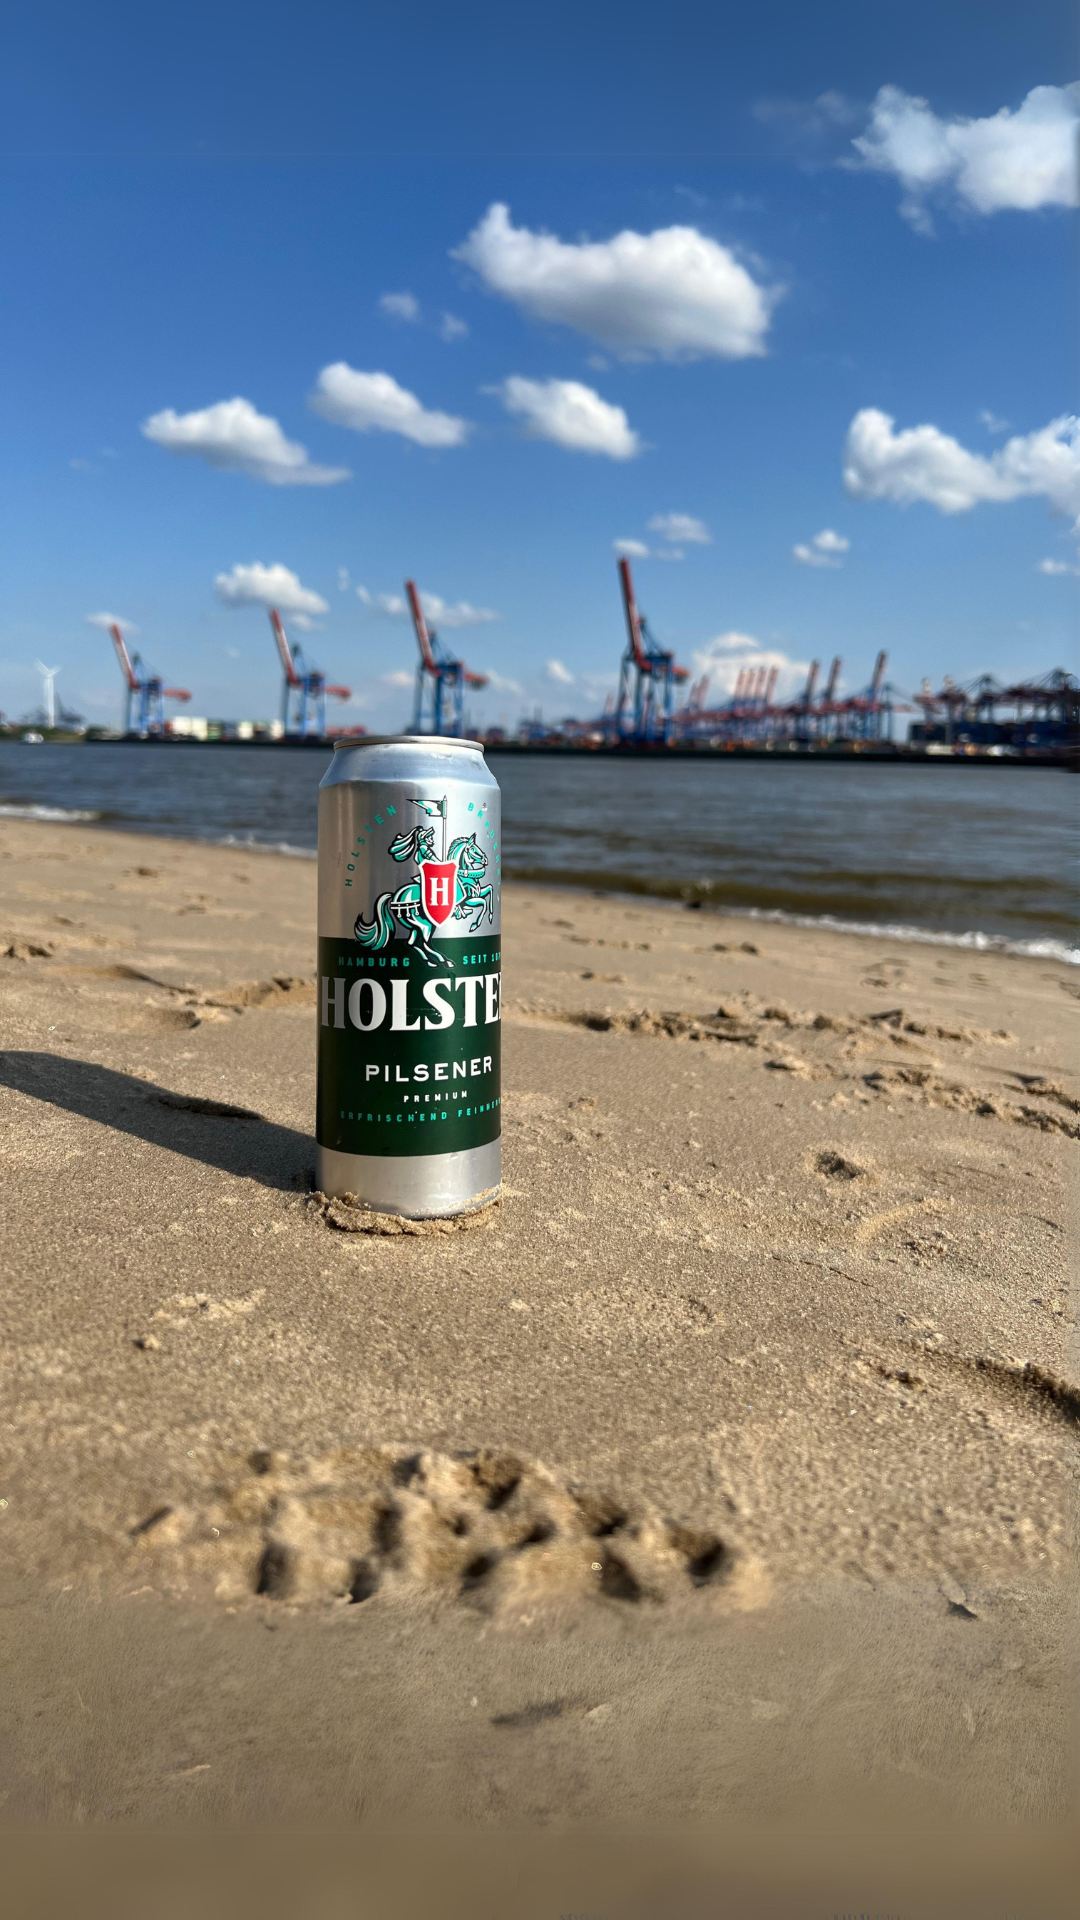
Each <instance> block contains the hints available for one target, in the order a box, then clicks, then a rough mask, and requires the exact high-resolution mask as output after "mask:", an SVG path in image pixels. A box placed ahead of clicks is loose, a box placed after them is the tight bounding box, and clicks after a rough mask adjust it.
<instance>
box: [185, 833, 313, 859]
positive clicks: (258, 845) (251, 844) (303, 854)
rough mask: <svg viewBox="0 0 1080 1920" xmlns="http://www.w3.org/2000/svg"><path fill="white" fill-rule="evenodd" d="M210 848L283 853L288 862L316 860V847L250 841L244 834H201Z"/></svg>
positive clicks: (268, 841)
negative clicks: (286, 856)
mask: <svg viewBox="0 0 1080 1920" xmlns="http://www.w3.org/2000/svg"><path fill="white" fill-rule="evenodd" d="M199 837H200V839H204V840H208V841H209V843H210V845H211V846H212V847H239V848H241V849H242V850H243V852H244V853H284V854H287V855H288V857H289V859H290V860H317V859H318V857H319V853H318V849H317V848H316V847H294V846H293V844H292V842H291V841H289V840H252V839H249V838H248V836H247V835H246V834H239V833H224V834H201V835H200V836H199Z"/></svg>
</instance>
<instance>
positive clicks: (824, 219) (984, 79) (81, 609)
mask: <svg viewBox="0 0 1080 1920" xmlns="http://www.w3.org/2000/svg"><path fill="white" fill-rule="evenodd" d="M747 16H750V17H749V18H748V17H747ZM3 45H4V54H5V57H4V60H3V78H2V79H0V87H2V89H3V94H2V103H3V111H2V113H0V128H2V129H3V132H2V137H0V157H2V163H3V167H4V173H5V193H4V197H3V212H2V215H0V218H2V222H3V253H4V258H5V262H6V267H7V273H6V279H7V288H8V295H7V318H8V326H7V337H8V343H9V344H8V352H7V355H6V356H5V365H4V372H3V376H2V378H3V386H4V395H3V399H4V417H5V422H6V432H5V434H4V436H3V446H2V452H0V476H2V486H3V500H4V523H5V528H6V542H5V545H6V565H5V570H4V572H5V584H6V592H5V594H4V596H3V602H2V606H0V623H2V624H0V709H3V710H6V711H7V712H8V713H9V714H12V715H16V716H17V715H19V714H21V713H22V712H24V711H26V710H27V709H28V708H29V707H30V706H31V705H33V704H35V703H36V700H37V698H38V685H39V683H38V677H37V674H36V672H35V669H34V664H33V663H34V661H35V659H37V658H41V659H44V660H46V661H48V662H49V664H55V663H57V662H59V663H61V666H62V671H61V675H60V678H59V682H58V688H59V691H60V692H61V693H62V695H63V696H64V698H65V699H66V700H67V701H68V703H69V704H72V705H74V706H76V707H78V708H79V709H81V711H82V712H83V713H84V714H86V716H87V717H88V718H90V719H91V720H95V721H113V722H115V720H116V718H117V717H118V713H119V691H120V689H119V675H118V673H117V671H116V668H115V664H114V662H113V660H112V657H111V649H110V648H109V644H108V640H107V636H106V634H105V633H104V632H103V631H102V630H101V628H100V627H97V626H94V625H91V624H88V616H92V615H96V614H101V613H103V612H109V613H112V614H117V615H120V616H122V617H123V618H124V619H125V620H127V621H128V622H130V623H131V624H132V626H133V628H135V629H137V631H136V632H135V635H134V638H135V642H136V644H138V646H139V647H140V648H141V650H142V652H143V654H144V656H145V657H146V658H147V660H149V661H150V662H151V663H152V664H153V665H154V666H155V667H157V668H158V669H159V670H161V671H162V672H163V673H164V674H165V677H166V680H167V681H168V682H170V683H173V684H179V685H182V686H185V687H188V688H190V689H191V690H192V693H193V696H194V697H193V701H192V704H191V708H190V709H189V711H193V712H198V713H208V714H211V715H222V716H230V715H232V716H240V715H245V714H246V715H250V716H253V717H258V716H260V715H264V714H272V713H275V712H276V711H277V706H278V678H277V669H276V660H275V655H274V652H273V644H272V638H271V634H270V629H269V625H268V622H267V618H266V611H265V601H266V600H267V598H268V597H269V598H275V599H277V600H278V601H279V603H280V602H284V603H285V604H284V606H283V611H284V612H285V619H286V625H287V627H288V628H289V630H290V632H291V633H292V634H293V636H294V637H295V638H297V639H299V640H301V641H302V643H303V645H304V646H305V648H306V649H308V650H310V654H311V657H312V659H313V660H315V661H317V662H318V664H320V665H321V666H323V667H325V668H326V669H327V671H328V672H329V673H330V675H331V677H332V678H333V679H335V680H342V681H344V682H346V683H347V684H348V685H349V686H350V687H352V688H353V689H354V699H353V701H352V702H351V703H350V705H349V706H348V707H347V708H338V709H337V712H336V714H335V716H334V717H335V718H336V719H339V720H362V721H364V722H366V723H367V724H368V725H370V726H379V727H384V726H396V725H400V724H402V723H403V722H404V720H405V718H406V714H407V711H408V703H409V693H408V690H407V688H406V687H405V686H404V685H403V684H402V682H403V680H404V678H405V677H406V676H409V677H411V673H412V668H413V659H414V645H413V641H412V638H411V633H410V630H409V628H408V626H407V623H406V622H405V620H404V619H403V618H402V616H401V613H400V612H399V611H398V610H397V602H398V601H399V599H400V595H401V588H402V581H403V579H404V577H405V576H406V575H411V576H414V577H415V578H416V579H417V580H418V582H419V583H420V585H421V587H422V588H423V589H424V591H425V592H426V593H427V594H428V595H429V596H430V597H431V598H430V602H429V604H430V605H431V606H432V607H433V608H434V609H435V624H436V625H437V626H438V625H440V624H441V626H442V630H443V634H444V637H445V638H446V639H447V640H448V641H449V642H450V643H451V644H452V645H454V646H455V647H457V648H458V649H459V650H460V651H461V653H462V654H463V655H464V657H465V659H466V660H467V661H468V663H469V665H470V666H474V667H476V668H478V669H480V670H482V671H486V672H489V673H491V674H492V676H493V684H492V686H491V688H490V690H489V691H488V692H487V693H486V694H485V695H484V696H483V697H482V698H481V699H480V700H479V701H477V702H476V703H475V705H474V712H475V714H476V717H478V718H483V719H487V720H489V721H491V720H496V719H499V718H501V717H506V718H509V719H513V718H515V717H516V716H517V714H518V713H520V712H521V711H522V709H523V707H525V706H528V707H529V708H530V709H531V708H533V707H535V706H537V705H539V706H541V707H542V709H543V711H544V713H545V714H546V715H547V716H549V717H554V716H555V715H557V714H560V713H563V712H571V711H573V712H578V713H588V712H590V711H595V710H598V708H599V706H600V705H601V704H602V700H603V696H604V692H605V690H606V689H607V688H608V687H610V686H612V685H613V684H614V680H615V675H616V671H617V664H618V657H619V654H620V651H621V647H622V644H623V634H622V626H621V615H620V609H619V604H618V598H617V592H616V574H615V552H614V545H613V543H615V542H617V541H620V540H621V541H624V542H630V543H633V545H632V546H631V548H630V550H631V551H632V552H633V551H634V550H635V548H644V549H647V550H648V553H647V555H646V554H640V555H639V557H637V558H636V559H635V561H634V565H635V570H636V579H637V585H638V593H639V598H640V600H641V603H642V605H643V606H644V608H645V610H646V611H647V613H648V614H649V617H650V621H651V624H652V627H653V629H654V631H655V632H656V633H657V635H658V636H659V637H660V638H661V639H662V640H664V641H665V642H666V643H669V644H672V645H674V646H675V647H676V649H677V651H678V654H679V657H680V659H682V660H684V661H685V662H686V663H687V664H688V665H689V666H691V667H692V668H693V669H694V671H695V672H699V671H703V670H708V671H709V672H710V675H711V678H712V685H713V690H714V692H716V693H719V692H721V691H722V690H723V688H724V687H725V686H726V685H730V683H731V681H732V679H733V676H734V673H735V672H736V671H737V670H738V668H739V666H741V665H743V664H746V663H747V662H751V663H753V662H754V661H757V660H762V661H775V662H776V663H777V664H778V665H780V666H781V668H782V670H783V675H784V678H783V679H782V681H781V687H782V689H783V688H788V689H790V690H792V691H793V690H794V689H795V687H796V685H797V683H798V682H799V680H800V679H801V677H802V675H803V673H804V672H805V663H806V662H807V661H809V660H810V659H811V658H814V657H819V658H821V659H822V662H823V666H827V663H828V660H829V658H830V657H831V655H832V654H833V653H834V652H837V653H840V654H841V655H842V656H843V658H844V663H845V664H844V680H845V682H846V684H847V686H848V687H849V688H854V687H857V686H859V685H861V684H863V683H864V682H865V681H866V679H867V678H868V677H869V673H870V670H871V666H872V663H873V657H874V654H875V652H876V650H877V648H878V647H879V646H883V647H885V648H887V649H888V652H889V656H890V669H889V671H890V678H891V679H892V680H894V681H895V682H896V683H898V684H899V685H900V686H901V687H905V688H908V689H911V688H914V687H916V686H917V685H918V682H919V680H920V679H921V678H922V676H923V675H924V674H929V675H930V676H931V677H932V678H933V679H934V680H935V684H936V683H938V681H939V680H940V676H941V674H942V673H944V672H950V673H952V674H953V675H954V677H955V678H957V679H959V680H963V679H966V678H969V677H971V676H972V675H974V674H976V673H978V672H981V671H984V670H989V671H993V672H996V673H998V674H999V675H1002V676H1012V675H1015V674H1018V673H1028V672H1040V673H1041V672H1043V671H1045V670H1046V669H1048V668H1049V667H1051V666H1053V665H1056V664H1066V665H1069V664H1072V657H1073V651H1074V645H1075V642H1074V632H1075V618H1074V612H1075V589H1076V576H1075V568H1076V566H1077V554H1076V541H1075V535H1074V533H1073V531H1072V528H1073V523H1074V521H1075V518H1076V515H1077V512H1078V511H1080V499H1078V497H1077V486H1078V482H1077V473H1078V462H1080V448H1078V443H1077V440H1076V437H1075V434H1074V433H1073V432H1072V430H1071V429H1069V428H1068V427H1061V426H1056V427H1052V423H1055V422H1060V421H1061V419H1062V417H1063V416H1070V415H1072V414H1073V413H1074V411H1075V410H1076V407H1077V400H1076V395H1075V384H1074V372H1075V370H1074V364H1073V359H1072V354H1071V350H1070V344H1069V343H1070V341H1071V339H1072V337H1073V331H1074V327H1075V311H1074V307H1075V301H1074V292H1073V280H1074V274H1075V213H1074V212H1071V211H1070V210H1069V205H1068V204H1067V203H1068V202H1070V201H1071V202H1075V198H1076V195H1075V186H1074V185H1073V183H1072V180H1071V178H1069V177H1068V167H1067V165H1064V164H1063V161H1062V155H1063V153H1066V154H1067V152H1068V142H1069V138H1070V126H1071V125H1072V124H1074V122H1075V114H1076V99H1077V96H1076V94H1075V92H1074V93H1071V94H1070V93H1067V92H1065V91H1064V89H1066V88H1068V87H1069V85H1070V83H1072V82H1074V81H1075V79H1076V75H1077V72H1078V70H1080V62H1078V59H1077V48H1076V44H1075V32H1074V27H1073V10H1072V8H1071V7H1069V6H1068V5H1065V4H1061V5H1058V4H1045V3H1044V0H1033V3H1032V4H1029V5H1026V6H1025V7H1024V8H1018V7H1017V6H1016V5H1015V4H1013V0H1006V3H1005V4H998V3H997V0H973V3H972V4H957V3H956V0H954V3H953V4H949V0H944V3H943V0H936V3H935V4H922V3H919V0H915V3H914V4H904V5H894V4H892V3H891V0H879V3H878V4H875V5H873V6H867V5H866V4H865V0H855V3H854V4H824V5H822V6H820V7H818V8H813V9H810V8H807V7H805V6H804V5H794V4H787V3H786V0H784V3H777V0H772V3H770V0H763V4H760V5H758V6H757V7H755V8H753V9H744V8H734V7H732V8H719V7H715V6H712V7H706V6H705V5H687V4H674V5H669V6H668V7H666V8H665V9H664V10H663V12H662V14H660V13H658V12H657V10H656V8H655V7H654V6H650V7H645V6H644V5H639V4H637V0H629V3H627V0H623V3H622V4H620V5H619V6H618V7H616V6H614V5H607V4H599V5H590V4H588V3H587V0H586V4H583V5H576V6H573V7H571V6H567V5H565V4H561V0H558V3H557V4H554V5H549V6H548V7H546V8H545V9H543V10H541V11H534V10H528V11H527V10H525V9H520V8H507V7H506V6H505V5H501V6H492V5H486V4H468V3H466V4H464V5H463V6H460V7H457V8H453V9H450V8H447V7H445V6H443V5H437V4H436V5H429V4H411V5H410V4H403V3H400V0H399V3H398V4H393V5H372V6H363V5H356V4H353V5H342V4H326V3H325V0H310V3H309V4H308V5H306V6H305V7H303V8H300V7H298V6H295V5H292V6H280V5H274V4H270V5H260V6H259V7H255V6H253V5H246V4H244V5H237V4H226V5H224V6H222V5H217V6H209V5H205V4H202V0H196V3H195V4H192V5H189V6H187V7H186V8H185V9H184V11H183V15H182V17H181V16H180V15H179V14H172V13H170V14H168V15H166V14H165V12H164V10H162V9H154V8H147V7H146V6H145V5H142V4H140V5H137V6H135V5H131V6H128V5H115V4H113V5H110V4H108V3H107V0H106V4H104V5H102V6H100V7H98V8H97V9H95V10H93V11H92V12H88V11H87V10H86V9H85V8H83V7H78V8H77V7H74V6H66V5H64V6H57V5H50V4H48V0H46V3H45V4H44V5H41V6H39V7H38V8H37V9H35V10H34V11H33V13H32V14H31V13H30V11H29V10H26V9H24V10H22V17H21V18H18V19H16V18H15V17H14V15H12V14H9V15H8V18H7V24H6V26H5V27H4V29H3ZM883 89H886V90H889V91H885V92H883ZM1033 90H1040V91H1038V92H1037V93H1035V94H1033ZM920 102H925V103H926V104H925V106H923V105H920ZM994 116H998V118H994ZM856 143H858V144H856ZM499 208H505V209H507V211H506V212H505V213H500V212H497V211H496V212H493V211H492V209H499ZM470 236H471V238H470ZM388 295H389V296H394V297H393V298H392V299H391V300H390V302H389V305H387V304H386V302H385V296H388ZM406 295H407V296H409V297H410V298H409V299H405V298H403V296H406ZM410 301H411V304H410ZM447 316H449V318H447ZM376 375H378V376H383V378H382V379H381V380H375V379H373V378H372V376H376ZM236 400H239V401H242V402H244V403H245V405H244V406H243V407H241V408H239V409H236V408H233V409H232V410H231V411H229V410H226V411H225V412H222V411H221V410H220V409H221V405H222V403H226V402H233V401H236ZM313 400H314V403H315V404H313ZM889 421H891V422H892V423H893V424H892V425H891V426H890V425H889V424H888V423H889ZM914 429H922V430H923V431H922V432H921V434H919V433H916V434H913V433H912V430H914ZM1051 429H1052V430H1051ZM1048 430H1050V431H1048ZM297 449H304V450H306V456H305V454H304V453H301V452H299V451H297ZM845 471H846V474H847V484H846V485H845V477H844V476H845ZM344 474H347V476H348V477H341V476H343V475H344ZM672 515H676V516H680V518H679V519H677V520H675V521H672V520H671V519H670V516H672ZM650 522H656V523H657V524H656V525H655V526H650ZM845 542H846V543H847V544H846V545H845V544H844V543H845ZM797 548H798V549H801V557H799V556H798V555H797V554H796V551H795V550H796V549H797ZM663 555H667V556H670V557H667V558H663V557H660V556H663ZM676 555H681V558H675V557H674V556H676ZM260 569H261V570H263V571H260ZM358 588H359V589H363V595H361V594H360V593H358V591H357V589H358ZM364 596H366V597H364ZM290 598H291V601H292V610H291V612H290V608H289V605H288V602H289V600H290ZM324 608H325V611H324V610H323V609H324ZM490 616H494V617H490ZM298 620H299V622H301V623H302V622H304V621H305V620H306V621H307V622H308V623H309V625H308V627H307V630H306V631H304V630H302V629H301V626H299V625H298V624H297V622H298Z"/></svg>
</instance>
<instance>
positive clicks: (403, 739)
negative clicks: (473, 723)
mask: <svg viewBox="0 0 1080 1920" xmlns="http://www.w3.org/2000/svg"><path fill="white" fill-rule="evenodd" d="M406 746H407V747H461V748H464V749H465V750H466V751H467V752H470V753H481V754H482V753H483V751H484V744H483V741H482V740H455V739H454V738H453V736H452V735H451V734H448V733H364V734H360V735H358V736H356V737H355V738H352V739H345V740H335V741H334V752H335V753H337V752H338V751H339V750H340V749H341V748H342V747H406Z"/></svg>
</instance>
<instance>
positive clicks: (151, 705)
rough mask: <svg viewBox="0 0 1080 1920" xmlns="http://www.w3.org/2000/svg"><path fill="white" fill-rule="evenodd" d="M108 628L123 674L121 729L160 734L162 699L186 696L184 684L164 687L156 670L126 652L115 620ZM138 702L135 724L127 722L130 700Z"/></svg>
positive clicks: (189, 697) (163, 709)
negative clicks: (137, 721)
mask: <svg viewBox="0 0 1080 1920" xmlns="http://www.w3.org/2000/svg"><path fill="white" fill-rule="evenodd" d="M109 632H110V634H111V635H112V643H113V646H114V647H115V648H116V657H117V659H118V660H119V662H120V671H121V673H122V674H123V676H124V726H123V731H124V732H125V733H132V732H136V733H138V734H140V735H143V736H149V735H152V734H162V733H164V731H165V704H164V703H165V701H166V700H190V699H191V695H190V693H189V692H188V691H187V689H186V687H166V686H165V685H164V684H163V682H162V679H161V675H160V674H159V673H151V672H150V671H149V670H148V669H147V668H146V667H145V666H144V665H143V663H142V660H141V659H140V657H139V655H138V654H137V653H136V654H135V655H134V656H133V655H131V654H129V652H128V650H127V642H126V640H125V639H124V635H123V632H122V630H121V627H120V624H119V622H118V621H116V620H114V621H113V623H112V625H111V627H110V628H109ZM132 699H137V700H138V703H139V724H138V726H137V727H136V728H133V727H132V725H131V702H132Z"/></svg>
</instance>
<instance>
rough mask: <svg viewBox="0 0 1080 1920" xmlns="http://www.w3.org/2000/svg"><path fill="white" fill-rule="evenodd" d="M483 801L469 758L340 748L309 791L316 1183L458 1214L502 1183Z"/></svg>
mask: <svg viewBox="0 0 1080 1920" xmlns="http://www.w3.org/2000/svg"><path fill="white" fill-rule="evenodd" d="M499 799H500V795H499V786H498V782H497V780H496V779H495V776H494V774H493V773H492V772H491V769H490V767H489V766H488V764H487V762H486V760H485V759H484V752H483V748H482V747H481V746H480V744H479V742H478V741H475V740H452V739H444V738H442V737H440V736H438V735H424V734H402V735H398V736H395V737H391V738H373V739H371V740H361V741H354V740H342V741H339V742H338V743H337V744H336V746H335V751H334V758H333V761H332V763H331V765H330V766H329V768H328V769H327V772H326V774H325V776H324V778H323V780H322V782H321V784H320V787H319V981H318V1021H319V1053H318V1093H317V1119H316V1135H315V1137H316V1148H317V1154H316V1158H317V1180H318V1184H319V1187H320V1188H321V1190H322V1192H323V1193H326V1194H329V1195H335V1196H341V1195H344V1194H355V1196H356V1198H357V1200H359V1202H360V1203H361V1205H363V1206H365V1207H370V1208H372V1209H374V1210H375V1211H376V1212H378V1213H396V1214H402V1215H404V1216H405V1217H406V1218H409V1219H417V1220H419V1219H425V1218H429V1219H430V1218H434V1217H437V1216H442V1215H448V1214H456V1213H465V1212H468V1211H470V1210H471V1209H473V1208H476V1207H480V1206H484V1205H485V1204H486V1203H487V1202H488V1201H489V1200H492V1199H494V1198H495V1196H496V1195H497V1193H498V1189H499V1182H500V1179H501V1167H502V1159H501V1153H502V1142H501V1134H502V1113H501V1104H502V1096H501V1071H500V1069H501V1059H500V1035H501V1031H502V1029H501V1024H500V1017H501V1007H500V989H501V985H502V960H501V947H502V940H501V927H502V918H501V913H500V870H501V850H500V844H499V843H500V840H501V831H500V816H499Z"/></svg>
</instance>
